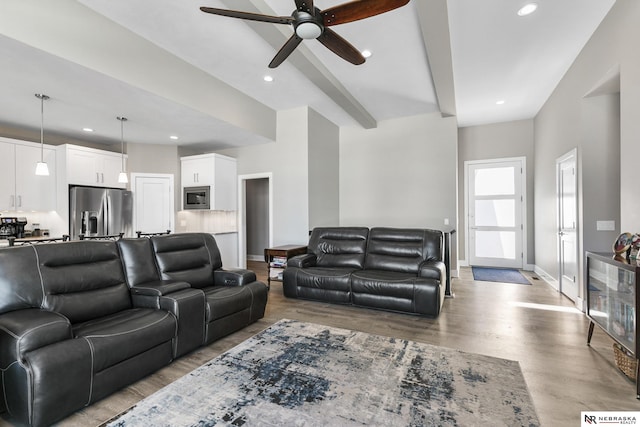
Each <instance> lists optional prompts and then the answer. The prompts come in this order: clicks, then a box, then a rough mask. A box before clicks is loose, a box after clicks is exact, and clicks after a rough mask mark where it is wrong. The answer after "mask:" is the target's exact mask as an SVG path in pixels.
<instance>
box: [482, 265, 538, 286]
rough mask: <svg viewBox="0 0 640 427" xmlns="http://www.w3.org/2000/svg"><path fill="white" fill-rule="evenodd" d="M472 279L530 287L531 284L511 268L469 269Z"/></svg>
mask: <svg viewBox="0 0 640 427" xmlns="http://www.w3.org/2000/svg"><path fill="white" fill-rule="evenodd" d="M471 269H472V270H473V279H474V280H480V281H482V282H502V283H518V284H520V285H530V284H531V282H529V280H528V279H527V278H526V277H524V275H523V274H522V273H521V272H519V271H518V270H515V269H513V268H489V267H471Z"/></svg>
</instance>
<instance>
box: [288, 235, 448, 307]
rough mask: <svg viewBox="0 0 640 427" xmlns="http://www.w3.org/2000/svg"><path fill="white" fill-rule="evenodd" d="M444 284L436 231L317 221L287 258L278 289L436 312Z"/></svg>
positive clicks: (303, 295)
mask: <svg viewBox="0 0 640 427" xmlns="http://www.w3.org/2000/svg"><path fill="white" fill-rule="evenodd" d="M445 286H446V271H445V265H444V262H443V235H442V232H441V231H437V230H428V229H400V228H382V227H378V228H372V229H370V230H369V229H368V228H364V227H322V228H315V229H314V230H313V231H312V233H311V236H310V238H309V245H308V249H307V253H306V254H304V255H298V256H296V257H293V258H290V259H289V260H288V261H287V268H286V269H285V271H284V275H283V284H282V289H283V291H284V295H285V296H287V297H289V298H303V299H311V300H317V301H327V302H334V303H340V304H351V305H356V306H360V307H369V308H377V309H382V310H390V311H399V312H404V313H411V314H418V315H424V316H430V317H436V316H438V315H439V314H440V309H441V307H442V304H443V302H444V294H445Z"/></svg>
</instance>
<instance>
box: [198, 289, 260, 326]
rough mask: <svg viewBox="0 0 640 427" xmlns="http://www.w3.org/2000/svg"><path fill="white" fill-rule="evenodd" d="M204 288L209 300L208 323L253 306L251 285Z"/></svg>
mask: <svg viewBox="0 0 640 427" xmlns="http://www.w3.org/2000/svg"><path fill="white" fill-rule="evenodd" d="M203 290H204V294H205V297H206V300H207V313H206V319H205V320H206V321H207V323H211V322H213V321H214V320H217V319H221V318H223V317H226V316H229V315H231V314H234V313H236V312H239V311H242V310H245V309H248V308H251V307H252V306H253V302H254V295H253V290H252V289H251V287H250V286H212V287H209V288H205V289H203Z"/></svg>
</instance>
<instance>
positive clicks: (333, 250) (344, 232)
mask: <svg viewBox="0 0 640 427" xmlns="http://www.w3.org/2000/svg"><path fill="white" fill-rule="evenodd" d="M368 234H369V229H368V228H365V227H317V228H314V229H313V232H312V233H311V237H310V238H309V245H308V248H307V251H308V252H310V253H313V254H315V255H316V265H317V266H318V267H344V268H352V269H361V268H362V267H363V265H364V257H365V251H366V249H367V236H368Z"/></svg>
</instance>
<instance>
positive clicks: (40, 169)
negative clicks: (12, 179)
mask: <svg viewBox="0 0 640 427" xmlns="http://www.w3.org/2000/svg"><path fill="white" fill-rule="evenodd" d="M36 98H38V99H39V100H40V161H39V162H38V163H37V164H36V175H40V176H49V166H48V165H47V164H46V163H45V161H44V101H46V100H47V99H49V97H48V96H47V95H45V94H43V93H36Z"/></svg>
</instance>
